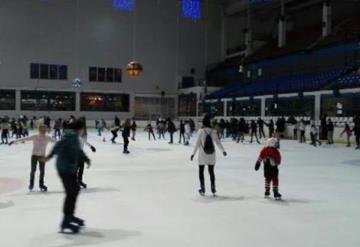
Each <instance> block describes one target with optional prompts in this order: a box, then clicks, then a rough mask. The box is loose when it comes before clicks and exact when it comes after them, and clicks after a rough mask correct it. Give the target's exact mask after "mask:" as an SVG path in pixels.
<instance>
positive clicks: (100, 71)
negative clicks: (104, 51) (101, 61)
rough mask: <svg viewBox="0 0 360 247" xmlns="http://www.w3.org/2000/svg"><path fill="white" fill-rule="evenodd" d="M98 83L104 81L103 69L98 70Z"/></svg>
mask: <svg viewBox="0 0 360 247" xmlns="http://www.w3.org/2000/svg"><path fill="white" fill-rule="evenodd" d="M97 72H98V78H97V80H98V81H105V69H104V68H98V71H97Z"/></svg>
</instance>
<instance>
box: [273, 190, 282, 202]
mask: <svg viewBox="0 0 360 247" xmlns="http://www.w3.org/2000/svg"><path fill="white" fill-rule="evenodd" d="M274 198H275V200H281V194H280V193H279V191H278V190H276V189H275V190H274Z"/></svg>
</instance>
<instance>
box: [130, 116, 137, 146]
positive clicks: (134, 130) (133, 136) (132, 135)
mask: <svg viewBox="0 0 360 247" xmlns="http://www.w3.org/2000/svg"><path fill="white" fill-rule="evenodd" d="M136 129H137V125H136V121H135V119H133V121H132V124H131V140H133V141H135V135H136Z"/></svg>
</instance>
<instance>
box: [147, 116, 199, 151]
mask: <svg viewBox="0 0 360 247" xmlns="http://www.w3.org/2000/svg"><path fill="white" fill-rule="evenodd" d="M154 129H156V130H154ZM145 131H146V132H148V138H149V141H150V140H151V138H152V139H153V140H156V137H155V131H156V133H157V136H158V139H159V140H161V139H165V135H166V134H169V139H170V140H169V144H173V143H174V134H175V133H176V132H177V131H179V141H178V143H179V144H184V145H186V146H187V145H189V143H190V138H191V136H192V135H193V133H194V131H195V122H194V121H193V120H192V119H186V120H180V124H179V127H178V128H177V127H176V125H175V123H174V121H173V120H172V119H171V118H167V119H163V118H158V119H157V120H156V128H154V127H153V126H152V124H151V122H149V123H148V124H147V125H146V127H145Z"/></svg>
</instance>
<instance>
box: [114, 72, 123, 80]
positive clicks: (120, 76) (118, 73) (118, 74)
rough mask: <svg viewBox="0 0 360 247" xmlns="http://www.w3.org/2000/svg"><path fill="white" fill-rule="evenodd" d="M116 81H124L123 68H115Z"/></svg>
mask: <svg viewBox="0 0 360 247" xmlns="http://www.w3.org/2000/svg"><path fill="white" fill-rule="evenodd" d="M114 81H115V82H121V81H122V71H121V69H115V78H114Z"/></svg>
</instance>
